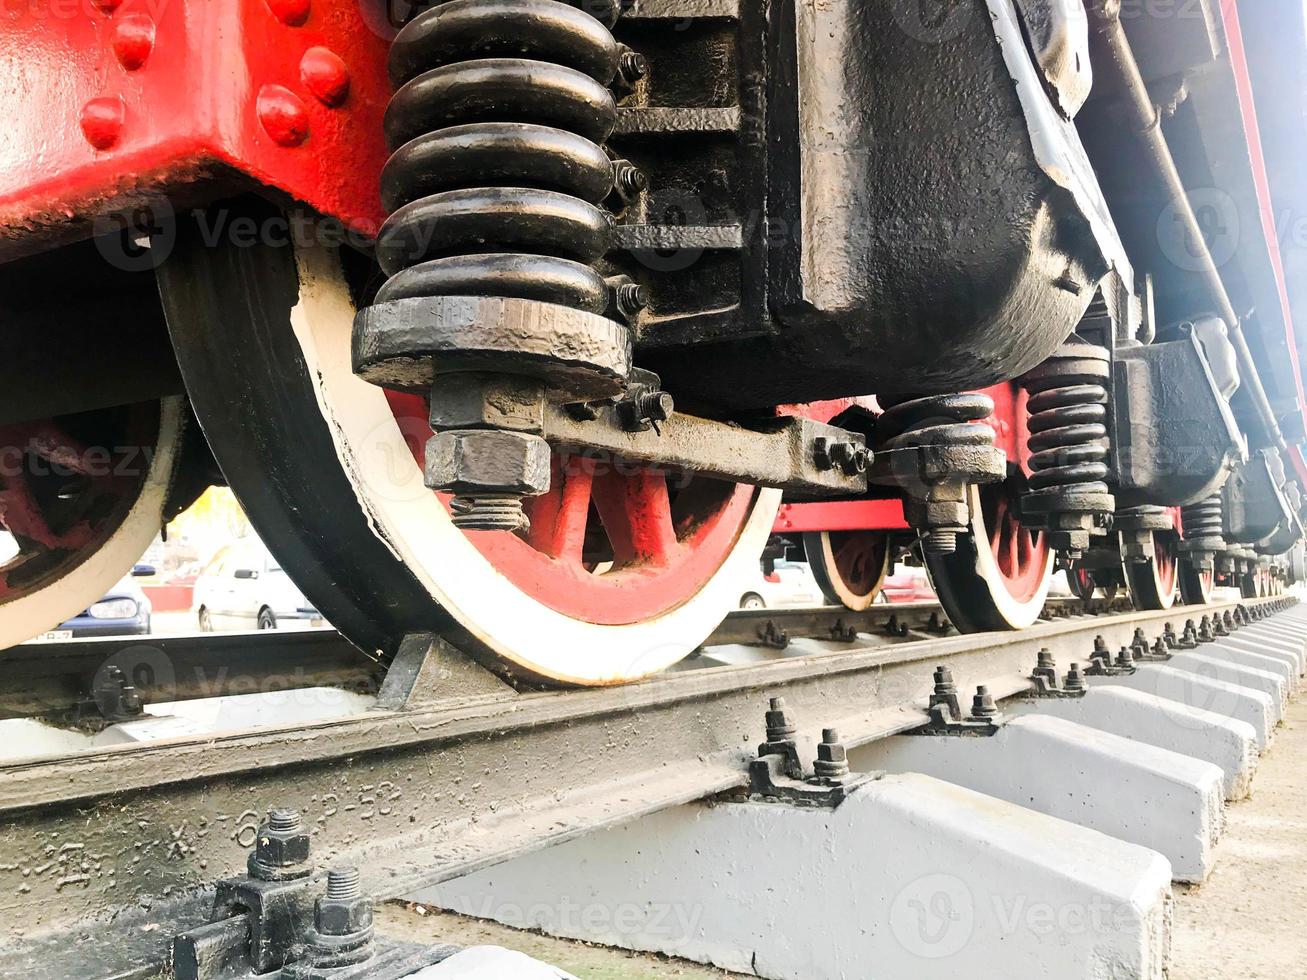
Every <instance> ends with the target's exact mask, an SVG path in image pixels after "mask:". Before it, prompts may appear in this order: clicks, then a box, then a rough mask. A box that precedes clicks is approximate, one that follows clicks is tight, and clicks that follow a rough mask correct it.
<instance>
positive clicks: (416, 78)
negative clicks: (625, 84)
mask: <svg viewBox="0 0 1307 980" xmlns="http://www.w3.org/2000/svg"><path fill="white" fill-rule="evenodd" d="M581 6H584V8H585V9H581ZM619 13H620V7H619V0H583V2H582V3H580V4H570V3H564V2H561V0H446V2H440V3H437V4H436V5H434V6H432V7H430V8H429V9H427V10H425V11H424V12H422V13H420V14H419V15H417V17H415V18H414V19H413V20H412V21H410V22H409V24H408V25H406V26H405V27H404V29H403V30H402V31H400V33H399V35H398V36H397V37H396V38H395V41H394V44H393V45H392V47H391V50H390V58H389V70H390V79H391V82H392V83H393V84H394V85H395V86H396V92H395V94H394V96H393V97H392V99H391V101H390V104H389V105H388V106H387V109H386V117H385V131H386V139H387V143H388V145H389V147H390V149H391V151H392V155H391V157H390V159H389V161H388V162H387V163H386V166H385V168H384V170H383V172H382V176H381V184H382V199H383V203H384V204H385V206H386V209H387V210H388V211H390V212H391V214H390V217H389V218H388V219H387V220H386V222H385V224H384V225H383V226H382V228H381V231H380V234H379V236H378V240H377V260H378V262H379V263H380V265H381V268H382V271H383V272H385V273H386V275H387V276H389V277H390V278H389V279H388V281H387V282H386V283H385V285H384V286H383V287H382V288H381V290H380V292H379V293H378V295H377V299H376V301H377V302H378V303H384V302H387V301H389V300H395V299H404V298H409V297H429V296H454V295H461V296H498V297H513V298H519V299H526V300H537V301H543V302H547V303H554V304H559V305H563V306H569V307H573V308H575V309H580V310H586V311H589V312H592V313H596V314H603V313H604V311H605V309H606V308H608V306H609V290H608V288H607V285H606V283H605V281H604V278H603V277H602V276H601V275H599V273H598V272H596V271H595V269H594V268H593V265H594V263H595V262H596V261H597V260H598V259H599V258H600V257H602V256H603V255H604V253H605V252H607V251H608V249H609V246H610V243H611V237H612V218H611V216H610V215H609V213H608V212H607V211H605V210H604V209H603V208H602V207H600V202H602V201H603V200H604V198H605V197H607V196H608V194H609V193H610V192H611V191H612V190H613V177H614V165H613V161H612V160H610V159H609V157H608V155H607V154H606V153H605V152H604V149H603V144H604V141H605V140H606V139H607V138H608V136H609V134H610V133H611V132H612V130H613V126H614V124H615V122H616V118H617V109H616V103H615V102H614V98H613V94H612V92H611V91H610V90H609V85H610V83H612V81H613V79H614V77H615V75H616V74H617V71H618V68H619V64H620V61H621V57H622V54H623V52H622V47H621V45H619V44H618V42H617V41H616V40H615V39H614V37H613V35H612V32H611V30H610V28H611V27H612V25H613V24H614V23H615V22H616V20H617V17H618V14H619Z"/></svg>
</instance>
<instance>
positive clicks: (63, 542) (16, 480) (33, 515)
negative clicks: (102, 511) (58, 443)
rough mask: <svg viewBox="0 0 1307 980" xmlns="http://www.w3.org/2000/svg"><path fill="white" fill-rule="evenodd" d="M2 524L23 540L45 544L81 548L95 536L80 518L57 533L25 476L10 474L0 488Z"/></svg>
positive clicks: (16, 537) (44, 546) (22, 541)
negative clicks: (60, 532)
mask: <svg viewBox="0 0 1307 980" xmlns="http://www.w3.org/2000/svg"><path fill="white" fill-rule="evenodd" d="M0 524H3V525H4V526H5V529H6V530H7V531H8V532H9V533H10V534H12V535H13V536H14V538H15V539H17V540H18V542H19V543H20V544H23V543H24V542H30V543H32V544H36V545H39V546H40V547H42V548H50V549H61V550H62V549H70V548H80V547H81V546H82V545H83V544H85V543H86V542H87V541H88V540H89V539H90V536H91V528H90V527H89V526H87V525H86V524H85V523H84V522H78V523H77V524H76V525H74V526H73V527H71V528H69V529H68V530H67V531H65V532H64V533H63V534H58V533H56V532H55V531H54V530H53V529H52V528H51V527H50V524H49V522H48V521H47V520H46V519H45V515H44V514H43V513H42V512H41V508H40V506H39V505H38V504H37V502H36V498H35V497H34V496H33V495H32V489H31V487H30V486H29V485H28V482H27V479H26V478H25V477H21V476H18V477H13V476H11V477H9V478H8V479H7V480H6V482H5V485H4V488H3V489H0Z"/></svg>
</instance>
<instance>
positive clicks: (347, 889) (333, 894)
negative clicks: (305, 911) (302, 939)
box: [313, 868, 372, 936]
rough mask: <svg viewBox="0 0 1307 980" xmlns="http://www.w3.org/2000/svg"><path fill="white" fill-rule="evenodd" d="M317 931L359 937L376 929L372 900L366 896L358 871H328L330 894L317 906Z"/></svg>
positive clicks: (315, 920)
mask: <svg viewBox="0 0 1307 980" xmlns="http://www.w3.org/2000/svg"><path fill="white" fill-rule="evenodd" d="M313 925H314V928H315V929H316V930H317V931H318V932H319V933H321V934H322V935H324V936H357V935H359V934H360V933H363V932H369V931H371V929H372V898H371V897H370V896H366V895H364V894H363V889H362V885H361V884H360V877H359V871H358V868H333V869H332V870H331V871H329V872H327V893H326V895H324V896H323V897H322V898H319V899H318V900H317V902H316V903H315V904H314V906H313Z"/></svg>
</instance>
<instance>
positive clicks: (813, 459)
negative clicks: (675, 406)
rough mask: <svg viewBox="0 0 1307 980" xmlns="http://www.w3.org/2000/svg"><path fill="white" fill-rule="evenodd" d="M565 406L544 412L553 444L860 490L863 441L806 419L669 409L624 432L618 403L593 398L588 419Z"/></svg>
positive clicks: (820, 489)
mask: <svg viewBox="0 0 1307 980" xmlns="http://www.w3.org/2000/svg"><path fill="white" fill-rule="evenodd" d="M568 408H569V407H568V406H565V405H554V404H549V405H546V406H545V411H544V429H545V439H546V440H548V442H549V444H550V445H552V446H554V447H555V448H557V449H563V450H566V451H570V452H574V453H576V454H578V455H585V456H592V457H595V458H597V459H600V460H621V461H622V462H621V464H615V465H624V464H627V463H634V464H648V465H654V466H666V467H670V468H673V469H679V470H689V471H691V472H694V473H702V474H706V475H708V476H715V477H719V478H721V479H723V480H732V481H735V482H737V483H752V484H756V485H758V486H763V487H779V488H780V489H782V490H785V491H787V492H789V493H799V494H804V493H806V494H820V495H821V496H823V497H828V496H830V494H831V493H840V494H849V495H855V494H865V493H866V492H867V473H866V458H867V456H868V454H867V440H866V436H864V435H863V434H862V433H860V432H851V431H849V430H847V429H840V428H837V427H836V426H833V425H826V424H824V423H822V422H815V421H813V420H812V419H806V418H799V417H792V416H781V417H778V418H775V419H768V420H766V421H765V422H761V423H759V424H757V425H756V426H754V427H751V428H744V427H743V426H740V425H736V424H733V423H730V422H719V421H717V420H715V419H705V418H699V417H697V416H693V415H684V414H682V413H680V412H675V413H673V414H672V415H671V417H670V418H668V419H666V420H665V421H663V422H661V423H660V424H659V426H658V427H657V429H655V428H653V427H652V426H650V427H649V428H647V429H642V430H637V431H630V429H629V427H628V426H627V424H626V421H625V420H624V419H623V416H622V413H621V412H620V411H619V406H617V405H612V404H608V405H605V404H599V403H596V404H594V405H591V406H590V411H589V412H587V413H586V414H587V415H590V414H591V413H592V414H593V417H589V418H577V416H576V413H575V412H574V411H569V410H568ZM836 446H844V447H848V449H849V452H850V453H851V454H852V455H853V457H856V458H857V459H859V460H861V461H862V462H861V463H860V464H859V465H849V466H844V465H841V464H839V463H837V462H836V461H835V460H834V458H833V457H832V448H833V447H836Z"/></svg>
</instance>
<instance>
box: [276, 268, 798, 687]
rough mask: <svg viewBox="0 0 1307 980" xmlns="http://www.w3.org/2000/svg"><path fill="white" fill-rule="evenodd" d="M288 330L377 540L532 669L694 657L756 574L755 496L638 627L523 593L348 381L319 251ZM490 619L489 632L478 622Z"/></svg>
mask: <svg viewBox="0 0 1307 980" xmlns="http://www.w3.org/2000/svg"><path fill="white" fill-rule="evenodd" d="M297 262H298V266H299V275H300V294H299V302H298V304H297V305H296V307H295V308H294V310H292V312H291V324H292V328H293V330H294V332H295V337H296V339H297V341H298V342H299V345H300V348H301V349H302V350H303V353H304V358H305V362H306V364H307V366H308V369H309V370H308V373H309V376H310V377H311V378H312V379H313V383H314V389H315V393H316V396H317V402H318V408H319V410H320V411H321V412H322V415H323V418H324V419H325V420H326V422H327V425H328V428H329V429H330V431H331V433H332V439H333V441H334V442H335V444H336V451H337V455H338V458H339V459H340V462H341V466H342V469H343V470H344V472H345V475H346V478H347V479H348V480H349V482H350V484H351V485H352V486H353V488H354V492H355V494H356V496H357V498H358V501H359V506H360V508H361V509H362V510H363V512H364V513H365V514H366V515H367V517H368V520H369V522H370V523H371V524H372V527H373V529H374V530H375V532H376V534H377V537H378V538H379V539H380V540H381V541H382V542H384V543H385V544H386V546H387V547H388V548H389V549H390V551H391V552H392V553H393V554H394V555H395V556H396V557H397V558H398V559H399V560H401V561H403V562H404V564H405V565H406V567H407V568H408V570H409V571H410V573H411V574H412V575H413V576H414V578H415V579H416V580H417V581H418V582H419V583H421V585H422V586H423V587H424V588H425V589H426V590H427V592H428V593H429V594H430V595H431V597H432V599H433V600H434V601H435V602H437V603H439V604H440V605H441V606H443V607H444V608H445V609H446V610H447V611H448V612H449V613H450V615H452V616H453V617H454V618H455V619H456V620H457V621H458V622H459V623H460V624H461V625H462V626H463V628H464V629H466V630H467V631H468V632H469V633H471V634H472V635H473V636H475V637H476V638H477V639H478V640H480V641H481V643H483V644H485V646H487V647H488V648H490V649H491V650H492V651H494V652H495V653H497V654H498V655H499V656H501V657H504V658H505V659H507V660H508V661H510V662H512V663H513V664H515V665H516V666H517V667H518V668H520V669H521V670H523V671H526V672H528V673H530V674H533V675H536V676H541V677H545V678H548V679H551V680H555V681H561V682H564V683H571V684H581V685H597V684H614V683H624V682H627V681H630V680H634V679H637V678H639V677H643V676H647V675H650V674H656V673H658V672H659V671H662V670H665V669H666V668H667V667H669V666H671V665H672V664H674V663H676V662H678V661H680V660H682V659H684V658H685V657H686V656H688V655H689V654H690V653H692V652H693V651H694V650H695V649H696V648H697V647H698V646H699V644H700V643H702V641H703V639H704V638H705V637H706V636H707V635H708V634H709V633H710V632H712V630H713V628H714V627H715V626H716V625H717V624H718V623H719V622H720V621H721V619H722V617H723V616H724V615H725V614H726V612H727V611H728V610H730V609H732V608H734V607H735V604H736V602H738V599H739V595H740V593H741V592H742V591H744V587H745V584H746V581H747V579H748V577H749V576H750V575H751V574H755V573H756V571H757V567H758V560H759V556H760V555H761V554H762V550H763V547H764V546H765V545H766V542H767V538H768V536H769V535H770V533H771V529H772V524H773V522H774V520H775V516H776V511H777V508H778V507H779V506H780V498H781V494H780V491H779V490H762V491H760V492H759V493H758V494H757V496H756V498H755V500H754V503H753V507H752V510H751V511H750V514H749V517H748V519H747V520H746V521H745V523H744V526H743V528H742V530H741V532H740V534H739V536H738V537H737V539H736V542H735V546H734V548H733V549H732V550H731V552H730V554H729V555H728V556H727V558H726V560H725V561H724V562H723V564H722V566H721V567H720V568H719V569H718V570H717V572H716V573H715V574H714V575H713V576H712V578H711V579H710V580H709V581H708V582H707V584H706V585H705V586H704V587H703V588H702V589H701V590H700V591H699V592H698V593H697V594H695V595H694V596H693V597H691V598H690V599H689V600H687V601H686V602H684V603H682V604H681V605H680V606H678V607H676V608H675V609H672V610H671V611H669V612H666V613H664V614H662V615H661V616H658V617H657V618H655V619H651V620H648V621H645V622H640V623H634V624H629V625H620V626H600V625H596V624H594V623H586V622H582V621H580V620H576V619H572V618H570V617H568V616H565V615H563V614H561V613H559V612H557V611H555V610H553V609H550V608H549V607H547V606H545V605H544V604H542V603H540V602H538V601H537V600H535V599H533V598H532V597H530V596H528V595H526V594H525V593H523V592H521V591H520V590H519V589H518V588H517V586H515V585H514V584H513V583H511V582H510V581H509V580H508V579H507V578H506V577H505V576H503V575H502V574H501V573H500V572H499V571H498V570H496V569H495V567H494V566H493V565H491V564H490V562H488V561H487V560H486V559H485V557H484V556H482V554H481V553H480V552H479V551H477V549H476V548H475V547H474V546H473V545H472V543H471V542H470V541H469V540H468V539H467V538H466V537H465V536H464V534H463V532H462V531H460V530H459V529H458V528H456V527H454V525H453V523H452V522H451V521H450V519H449V514H448V513H447V512H446V510H445V508H444V507H443V506H442V505H441V503H440V501H439V500H438V498H437V497H436V495H435V494H433V493H432V492H431V491H430V490H429V489H428V488H427V487H426V486H425V484H424V483H423V481H422V471H421V469H420V468H419V467H418V465H417V463H416V462H415V461H414V459H413V456H412V454H411V453H410V451H409V449H408V446H407V444H406V443H405V441H404V438H403V432H402V431H401V429H400V427H399V425H398V423H397V422H396V421H395V418H394V415H393V413H392V411H391V408H390V404H389V402H388V401H387V400H386V396H385V392H384V391H383V390H382V389H381V388H378V387H376V386H375V385H371V384H368V383H367V382H365V381H362V380H360V379H359V378H357V377H355V376H354V373H353V370H352V368H351V362H350V336H351V330H352V324H353V318H354V307H353V305H352V303H351V301H350V298H349V291H348V288H347V286H346V284H345V282H344V281H343V278H342V276H341V274H340V268H339V264H338V260H337V259H336V258H335V257H334V255H333V253H331V252H330V251H329V250H328V249H326V248H324V247H321V246H310V247H307V248H303V249H300V250H299V251H298V254H297ZM488 624H493V632H491V631H490V629H488V628H487V626H488Z"/></svg>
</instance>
